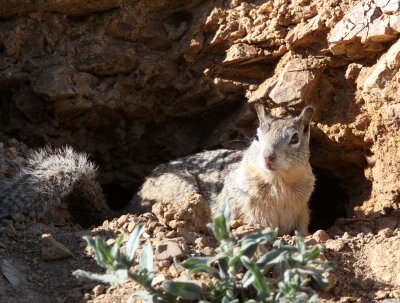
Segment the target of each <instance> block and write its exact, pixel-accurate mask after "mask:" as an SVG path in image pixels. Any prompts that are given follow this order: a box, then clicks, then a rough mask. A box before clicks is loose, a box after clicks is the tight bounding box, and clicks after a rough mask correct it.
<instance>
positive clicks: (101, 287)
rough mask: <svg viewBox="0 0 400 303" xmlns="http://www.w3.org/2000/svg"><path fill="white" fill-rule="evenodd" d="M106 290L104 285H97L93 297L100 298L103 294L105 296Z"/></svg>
mask: <svg viewBox="0 0 400 303" xmlns="http://www.w3.org/2000/svg"><path fill="white" fill-rule="evenodd" d="M105 290H106V287H105V286H104V285H102V284H98V285H96V286H95V287H94V288H93V290H92V291H93V295H94V296H95V297H98V296H100V295H101V294H103V293H104V291H105Z"/></svg>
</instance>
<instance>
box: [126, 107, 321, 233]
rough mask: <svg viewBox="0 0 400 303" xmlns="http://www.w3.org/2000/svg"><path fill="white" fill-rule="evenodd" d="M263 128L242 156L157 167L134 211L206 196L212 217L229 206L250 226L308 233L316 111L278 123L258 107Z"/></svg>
mask: <svg viewBox="0 0 400 303" xmlns="http://www.w3.org/2000/svg"><path fill="white" fill-rule="evenodd" d="M256 111H257V115H258V118H259V122H260V126H259V128H258V129H257V138H256V139H255V140H253V142H252V143H251V145H250V147H249V148H248V149H247V150H246V151H245V152H244V153H243V152H238V151H229V150H215V151H206V152H201V153H198V154H195V155H191V156H188V157H184V158H180V159H178V160H175V161H172V162H170V163H167V164H162V165H160V166H158V167H157V168H156V169H155V170H154V171H153V173H152V174H151V175H150V177H148V178H147V179H146V181H145V182H144V184H143V185H142V187H141V189H140V191H139V192H138V193H137V194H136V195H135V196H134V198H133V199H132V201H131V207H132V208H133V209H135V208H136V210H138V209H140V208H141V209H149V207H150V206H151V205H152V204H154V203H155V202H160V201H172V200H175V201H176V200H179V199H183V198H184V197H185V196H187V195H189V194H192V193H199V194H202V195H203V196H204V197H205V198H206V199H207V200H208V202H209V204H210V206H211V210H212V213H213V215H214V216H215V215H216V214H218V213H219V212H220V211H221V208H222V207H223V205H224V203H229V204H230V207H231V211H232V214H233V217H234V218H236V219H242V220H243V221H244V222H246V223H257V224H261V225H262V226H265V227H278V229H279V233H280V234H288V233H291V232H293V231H294V230H298V231H300V232H301V233H302V234H303V235H306V234H308V224H309V220H310V214H309V208H308V201H309V198H310V196H311V194H312V192H313V189H314V183H315V177H314V175H313V173H312V169H311V166H310V163H309V155H310V152H309V139H310V122H311V118H312V115H313V111H314V110H313V108H312V107H310V106H307V107H305V108H304V109H303V111H302V112H301V114H300V115H299V116H298V117H294V118H285V119H279V118H275V117H271V116H269V115H267V114H266V113H265V109H264V107H263V106H262V105H261V104H260V103H258V104H256Z"/></svg>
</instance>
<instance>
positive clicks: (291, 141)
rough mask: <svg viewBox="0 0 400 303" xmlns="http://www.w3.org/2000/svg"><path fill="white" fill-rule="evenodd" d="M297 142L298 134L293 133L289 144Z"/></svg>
mask: <svg viewBox="0 0 400 303" xmlns="http://www.w3.org/2000/svg"><path fill="white" fill-rule="evenodd" d="M297 143H299V134H298V133H294V134H293V136H292V138H291V139H290V142H289V144H297Z"/></svg>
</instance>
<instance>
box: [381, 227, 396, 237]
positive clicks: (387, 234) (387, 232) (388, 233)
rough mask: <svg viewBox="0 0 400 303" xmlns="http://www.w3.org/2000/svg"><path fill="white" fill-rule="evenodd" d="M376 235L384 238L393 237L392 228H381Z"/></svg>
mask: <svg viewBox="0 0 400 303" xmlns="http://www.w3.org/2000/svg"><path fill="white" fill-rule="evenodd" d="M378 235H380V236H382V237H384V238H390V237H393V230H391V229H390V228H385V229H382V230H380V231H379V232H378Z"/></svg>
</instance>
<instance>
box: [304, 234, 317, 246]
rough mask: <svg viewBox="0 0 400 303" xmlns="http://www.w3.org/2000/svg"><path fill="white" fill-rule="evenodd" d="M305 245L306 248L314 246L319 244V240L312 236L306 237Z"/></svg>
mask: <svg viewBox="0 0 400 303" xmlns="http://www.w3.org/2000/svg"><path fill="white" fill-rule="evenodd" d="M304 243H305V244H306V246H314V245H317V244H318V242H317V240H315V239H314V238H313V237H312V236H307V237H305V238H304Z"/></svg>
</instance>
